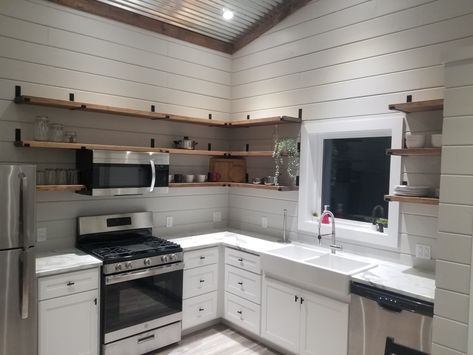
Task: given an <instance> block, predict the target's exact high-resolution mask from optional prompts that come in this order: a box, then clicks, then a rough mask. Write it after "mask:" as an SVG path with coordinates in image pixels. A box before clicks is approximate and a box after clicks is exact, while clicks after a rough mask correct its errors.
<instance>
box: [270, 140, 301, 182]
mask: <svg viewBox="0 0 473 355" xmlns="http://www.w3.org/2000/svg"><path fill="white" fill-rule="evenodd" d="M273 159H274V164H275V168H274V178H275V184H276V185H279V176H280V175H281V167H283V166H284V160H286V164H287V174H288V175H289V176H290V177H291V179H292V181H295V179H296V176H297V174H298V171H299V151H298V149H297V138H289V137H277V136H276V137H275V138H274V149H273Z"/></svg>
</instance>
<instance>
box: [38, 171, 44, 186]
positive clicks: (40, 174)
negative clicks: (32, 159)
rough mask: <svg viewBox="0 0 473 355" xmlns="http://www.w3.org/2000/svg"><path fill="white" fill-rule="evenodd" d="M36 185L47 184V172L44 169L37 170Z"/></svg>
mask: <svg viewBox="0 0 473 355" xmlns="http://www.w3.org/2000/svg"><path fill="white" fill-rule="evenodd" d="M36 185H46V172H45V171H44V170H36Z"/></svg>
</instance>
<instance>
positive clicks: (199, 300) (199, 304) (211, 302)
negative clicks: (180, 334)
mask: <svg viewBox="0 0 473 355" xmlns="http://www.w3.org/2000/svg"><path fill="white" fill-rule="evenodd" d="M217 303H218V294H217V291H214V292H210V293H206V294H204V295H200V296H196V297H192V298H188V299H185V300H183V301H182V329H183V330H185V329H189V328H192V327H195V326H196V325H199V324H202V323H205V322H208V321H211V320H213V319H215V318H217Z"/></svg>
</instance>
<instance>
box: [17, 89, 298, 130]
mask: <svg viewBox="0 0 473 355" xmlns="http://www.w3.org/2000/svg"><path fill="white" fill-rule="evenodd" d="M15 103H17V104H22V105H35V106H46V107H54V108H62V109H67V110H78V111H85V112H98V113H105V114H113V115H121V116H128V117H134V118H144V119H148V120H163V121H169V122H181V123H191V124H198V125H204V126H212V127H252V126H269V125H275V124H284V123H301V122H302V119H301V118H300V117H291V116H275V117H266V118H255V119H246V120H237V121H225V120H221V119H214V118H210V117H211V116H210V115H209V118H208V119H205V118H198V117H189V116H181V115H173V114H167V113H161V112H152V111H142V110H135V109H129V108H124V107H114V106H106V105H97V104H92V103H87V102H78V101H68V100H57V99H49V98H45V97H37V96H25V95H21V96H17V97H16V98H15Z"/></svg>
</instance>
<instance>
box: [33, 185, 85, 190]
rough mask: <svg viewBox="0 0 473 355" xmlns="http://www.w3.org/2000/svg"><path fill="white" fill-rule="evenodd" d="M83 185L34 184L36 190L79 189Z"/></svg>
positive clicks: (83, 187)
mask: <svg viewBox="0 0 473 355" xmlns="http://www.w3.org/2000/svg"><path fill="white" fill-rule="evenodd" d="M83 189H85V186H84V185H36V191H80V190H83Z"/></svg>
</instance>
